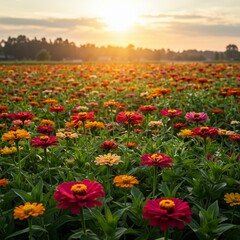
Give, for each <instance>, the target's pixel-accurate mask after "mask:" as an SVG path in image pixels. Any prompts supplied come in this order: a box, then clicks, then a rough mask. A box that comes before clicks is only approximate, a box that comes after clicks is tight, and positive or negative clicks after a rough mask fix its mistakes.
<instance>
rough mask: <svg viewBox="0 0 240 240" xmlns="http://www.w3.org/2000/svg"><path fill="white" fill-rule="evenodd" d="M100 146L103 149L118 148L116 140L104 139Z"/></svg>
mask: <svg viewBox="0 0 240 240" xmlns="http://www.w3.org/2000/svg"><path fill="white" fill-rule="evenodd" d="M100 148H101V149H104V150H114V149H116V148H118V145H117V143H116V141H113V140H106V141H104V142H103V143H102V144H101V145H100Z"/></svg>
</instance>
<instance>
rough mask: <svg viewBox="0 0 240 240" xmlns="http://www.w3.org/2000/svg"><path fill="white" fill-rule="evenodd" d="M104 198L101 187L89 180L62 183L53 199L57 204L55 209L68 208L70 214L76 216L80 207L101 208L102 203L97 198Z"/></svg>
mask: <svg viewBox="0 0 240 240" xmlns="http://www.w3.org/2000/svg"><path fill="white" fill-rule="evenodd" d="M104 196H105V193H104V191H103V186H102V185H101V184H100V183H98V182H96V181H92V182H91V181H90V180H89V179H85V180H83V181H81V182H64V183H62V184H60V185H59V186H57V190H56V192H55V193H54V199H55V200H56V201H57V202H59V203H58V205H57V207H58V208H63V209H67V208H70V210H71V213H72V214H78V213H79V211H80V209H81V207H88V208H93V207H95V206H102V202H100V201H99V200H97V198H99V197H104Z"/></svg>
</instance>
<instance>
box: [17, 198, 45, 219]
mask: <svg viewBox="0 0 240 240" xmlns="http://www.w3.org/2000/svg"><path fill="white" fill-rule="evenodd" d="M44 211H45V208H44V206H43V205H42V203H39V204H37V203H36V202H34V203H30V202H26V203H25V204H24V205H20V206H18V207H15V208H14V214H13V215H14V219H20V220H24V219H26V218H29V217H31V216H32V217H37V216H38V215H42V214H43V213H44Z"/></svg>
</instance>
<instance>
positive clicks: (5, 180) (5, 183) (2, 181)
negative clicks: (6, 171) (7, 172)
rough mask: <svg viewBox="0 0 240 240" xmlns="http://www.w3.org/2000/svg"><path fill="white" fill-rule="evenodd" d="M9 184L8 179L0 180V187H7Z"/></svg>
mask: <svg viewBox="0 0 240 240" xmlns="http://www.w3.org/2000/svg"><path fill="white" fill-rule="evenodd" d="M7 184H8V180H7V179H6V178H2V179H0V186H5V185H7Z"/></svg>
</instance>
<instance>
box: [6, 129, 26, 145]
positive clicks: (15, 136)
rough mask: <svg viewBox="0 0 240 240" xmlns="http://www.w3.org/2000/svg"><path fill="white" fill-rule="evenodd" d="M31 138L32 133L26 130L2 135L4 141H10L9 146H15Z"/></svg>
mask: <svg viewBox="0 0 240 240" xmlns="http://www.w3.org/2000/svg"><path fill="white" fill-rule="evenodd" d="M28 138H30V133H29V132H28V131H26V130H24V129H17V130H15V131H9V132H7V133H4V134H3V135H2V141H8V143H9V144H13V143H14V142H15V141H19V140H20V139H28Z"/></svg>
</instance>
